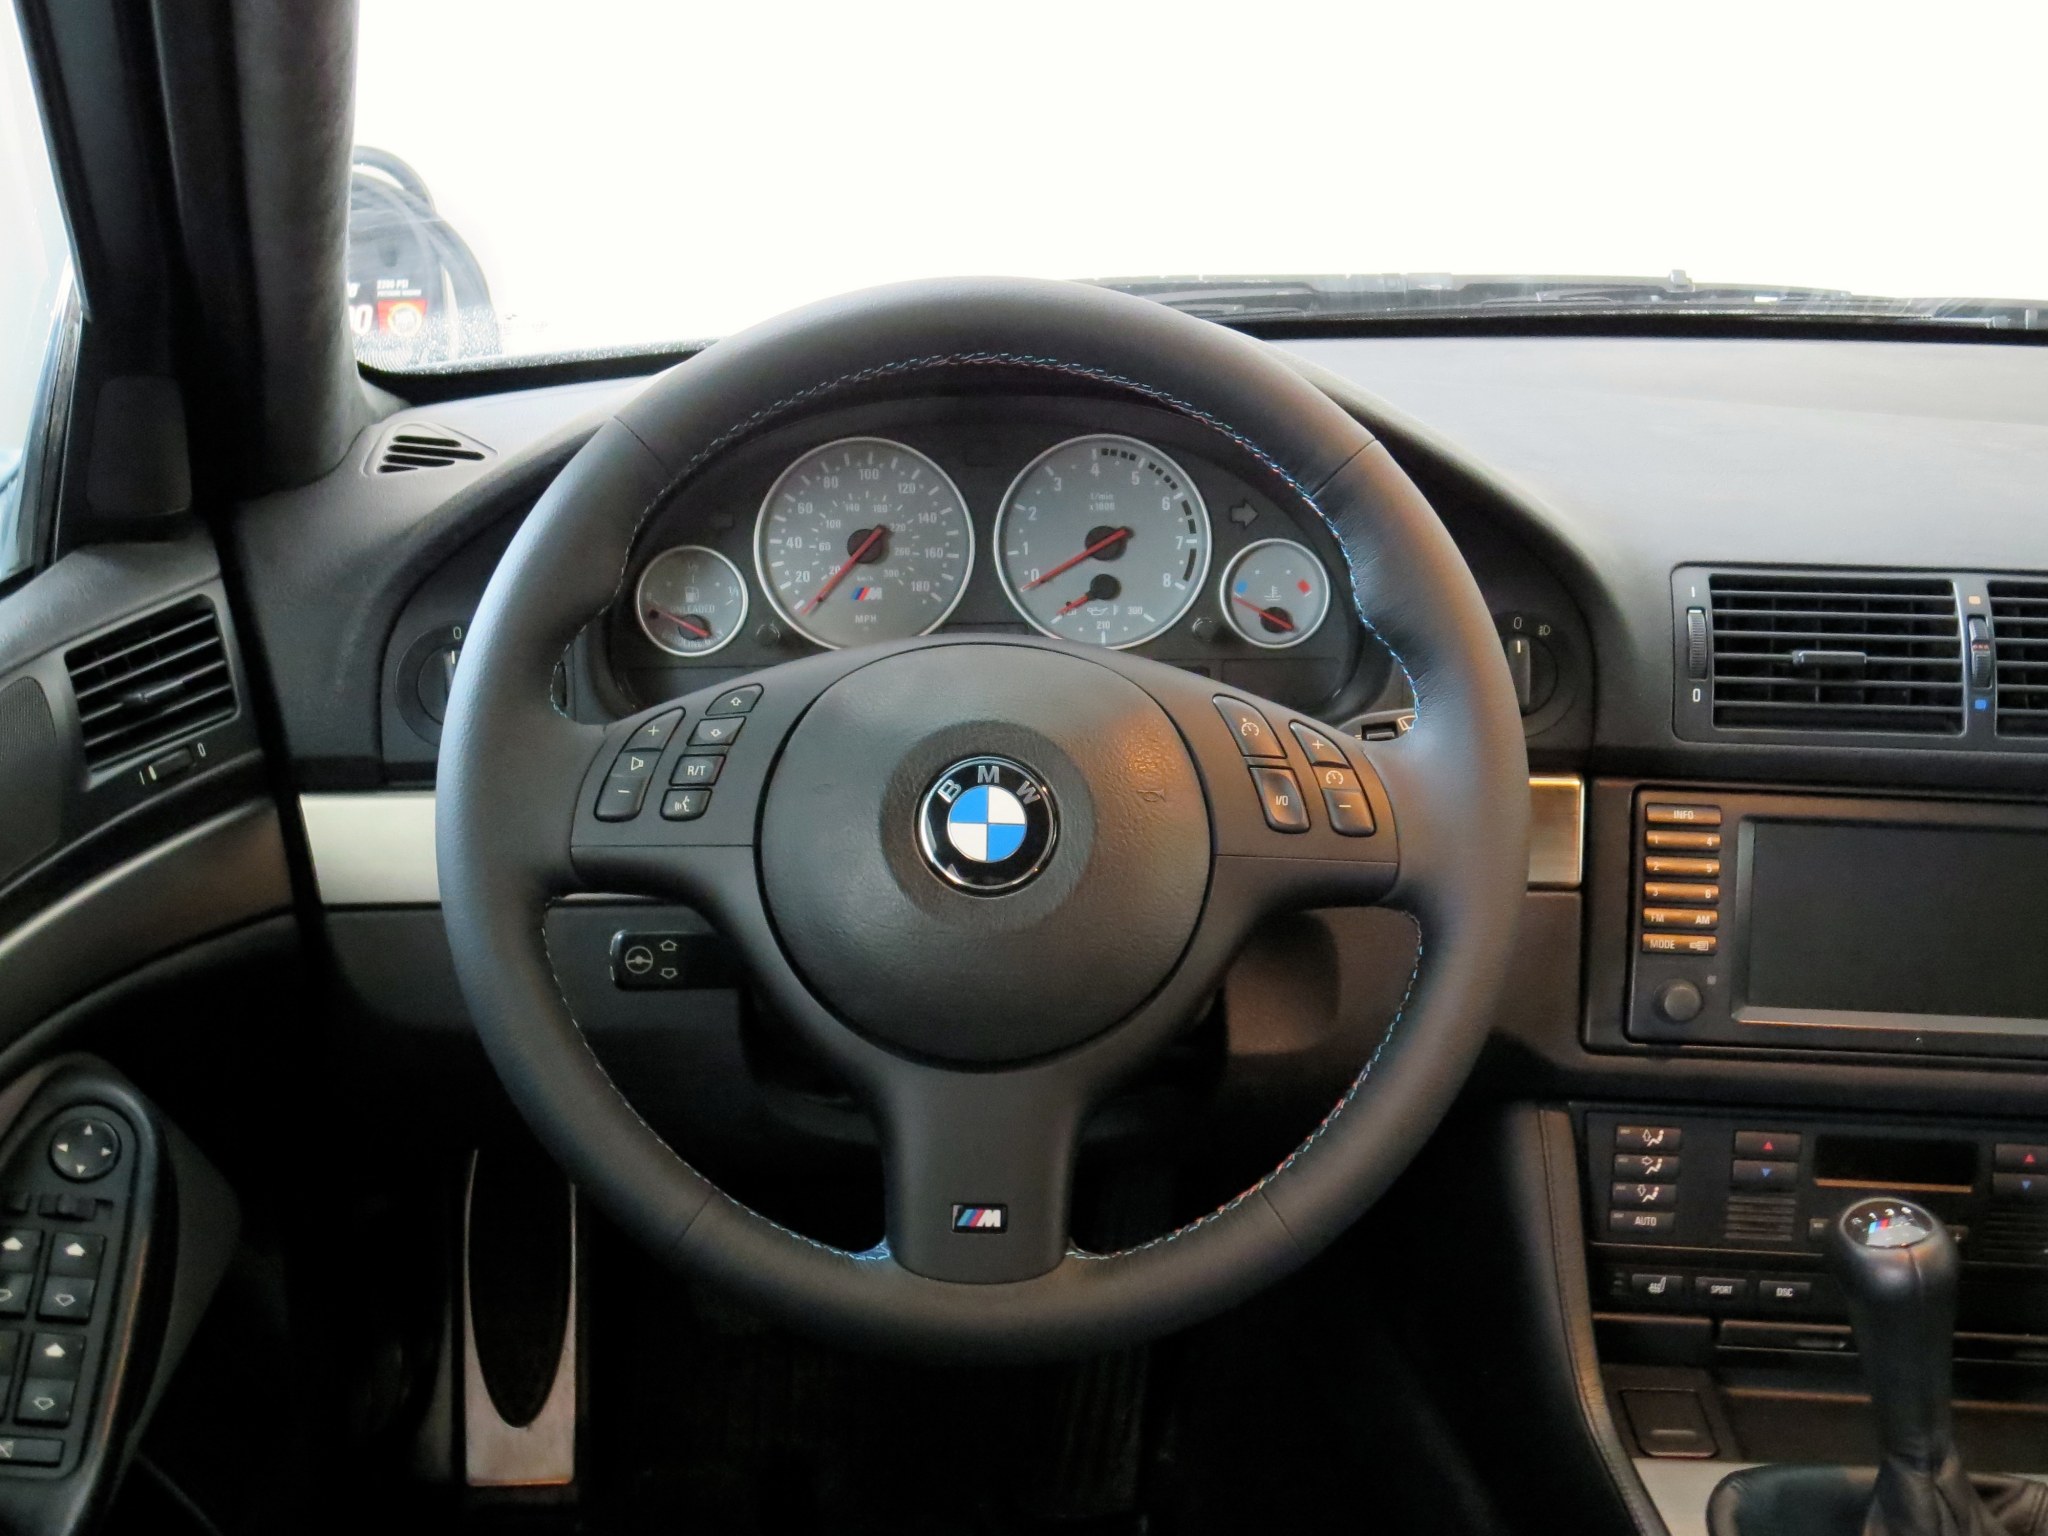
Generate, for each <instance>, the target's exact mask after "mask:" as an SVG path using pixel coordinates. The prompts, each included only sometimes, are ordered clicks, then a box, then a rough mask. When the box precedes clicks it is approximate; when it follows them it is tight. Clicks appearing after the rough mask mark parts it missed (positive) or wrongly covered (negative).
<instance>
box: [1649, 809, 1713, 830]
mask: <svg viewBox="0 0 2048 1536" xmlns="http://www.w3.org/2000/svg"><path fill="white" fill-rule="evenodd" d="M1643 819H1644V820H1646V821H1647V822H1649V824H1650V825H1651V826H1653V827H1718V826H1719V825H1721V808H1720V807H1719V806H1718V805H1648V806H1644V807H1643Z"/></svg>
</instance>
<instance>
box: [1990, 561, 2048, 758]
mask: <svg viewBox="0 0 2048 1536" xmlns="http://www.w3.org/2000/svg"><path fill="white" fill-rule="evenodd" d="M1986 585H1987V588H1988V590H1989V591H1990V593H1991V642H1992V644H1993V645H1994V646H1995V647H1996V648H1997V655H1998V673H1997V676H1998V732H1999V734H2000V735H2001V736H2048V580H2044V579H2038V578H2037V579H2035V580H2032V581H1991V582H1989V583H1987V584H1986Z"/></svg>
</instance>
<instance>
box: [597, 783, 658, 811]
mask: <svg viewBox="0 0 2048 1536" xmlns="http://www.w3.org/2000/svg"><path fill="white" fill-rule="evenodd" d="M650 782H651V781H650V780H649V779H647V778H644V777H638V776H635V775H632V774H617V773H615V774H613V775H611V777H609V778H608V779H606V780H605V781H604V788H602V789H600V790H599V791H598V792H597V819H598V820H599V821H631V820H632V819H633V818H634V817H635V816H638V815H639V814H640V806H641V803H642V802H643V801H645V800H646V798H647V786H648V784H649V783H650Z"/></svg>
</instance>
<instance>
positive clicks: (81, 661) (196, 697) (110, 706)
mask: <svg viewBox="0 0 2048 1536" xmlns="http://www.w3.org/2000/svg"><path fill="white" fill-rule="evenodd" d="M64 665H65V667H66V669H67V670H68V671H69V672H70V674H71V691H72V694H73V697H74V698H75V699H76V701H77V705H78V723H79V729H80V731H81V732H82V733H83V735H84V738H85V762H86V766H87V767H88V768H90V769H98V768H103V767H105V766H106V765H107V764H109V763H112V762H115V761H117V760H118V759H121V758H124V757H129V756H132V755H134V754H135V753H138V752H144V751H147V750H149V749H150V748H151V747H157V746H162V745H164V744H165V743H167V742H172V741H176V740H178V739H179V738H181V737H185V736H189V735H191V734H192V733H193V732H194V731H197V730H200V729H202V728H203V727H205V726H209V725H212V724H213V723H214V722H216V721H219V720H225V719H227V718H228V717H229V716H230V715H232V714H234V712H235V680H234V675H233V673H232V672H231V671H230V669H229V667H228V654H227V647H226V645H225V644H224V643H223V642H222V639H221V632H220V616H219V615H218V614H217V613H215V612H214V608H213V604H212V602H211V601H209V600H208V599H207V598H204V597H192V598H187V599H186V600H185V601H184V602H182V603H173V604H172V605H171V606H170V607H168V608H159V609H158V610H157V611H156V612H155V613H151V614H146V615H144V616H143V617H142V618H139V619H137V620H135V621H134V622H133V623H129V624H124V625H122V626H121V627H120V628H119V629H116V630H112V631H109V632H108V633H107V634H104V635H101V636H99V637H98V638H96V639H93V640H88V641H87V642H86V643H85V644H84V645H81V646H77V647H75V648H74V649H72V650H70V651H68V652H66V653H65V657H64Z"/></svg>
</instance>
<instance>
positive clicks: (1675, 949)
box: [1643, 933, 1721, 955]
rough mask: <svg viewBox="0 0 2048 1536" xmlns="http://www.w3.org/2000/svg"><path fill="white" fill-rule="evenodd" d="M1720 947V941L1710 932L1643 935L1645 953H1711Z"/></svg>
mask: <svg viewBox="0 0 2048 1536" xmlns="http://www.w3.org/2000/svg"><path fill="white" fill-rule="evenodd" d="M1720 947H1721V946H1720V941H1719V940H1718V939H1716V938H1715V937H1714V936H1713V935H1712V934H1711V933H1646V934H1644V935H1643V953H1644V954H1646V955H1711V954H1712V953H1713V952H1714V951H1715V950H1716V949H1719V948H1720Z"/></svg>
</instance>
